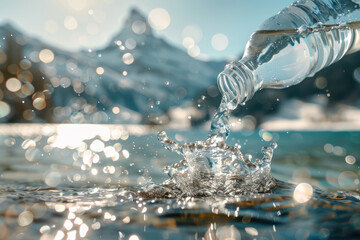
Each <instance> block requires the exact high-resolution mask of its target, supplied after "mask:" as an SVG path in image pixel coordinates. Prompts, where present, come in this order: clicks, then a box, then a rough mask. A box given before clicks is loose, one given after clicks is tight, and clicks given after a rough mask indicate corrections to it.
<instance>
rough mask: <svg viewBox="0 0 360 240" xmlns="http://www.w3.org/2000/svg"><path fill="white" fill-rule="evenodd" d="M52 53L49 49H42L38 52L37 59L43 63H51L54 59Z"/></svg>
mask: <svg viewBox="0 0 360 240" xmlns="http://www.w3.org/2000/svg"><path fill="white" fill-rule="evenodd" d="M54 57H55V56H54V53H53V52H52V51H51V50H50V49H43V50H41V51H40V52H39V59H40V61H42V62H44V63H51V62H52V61H54Z"/></svg>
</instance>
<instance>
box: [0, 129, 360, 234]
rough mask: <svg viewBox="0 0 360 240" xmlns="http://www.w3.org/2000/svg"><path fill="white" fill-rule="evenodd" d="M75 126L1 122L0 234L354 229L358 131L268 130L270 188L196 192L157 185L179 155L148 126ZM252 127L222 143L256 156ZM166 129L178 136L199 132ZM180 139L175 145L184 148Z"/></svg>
mask: <svg viewBox="0 0 360 240" xmlns="http://www.w3.org/2000/svg"><path fill="white" fill-rule="evenodd" d="M82 127H84V126H80V125H51V124H50V125H40V124H39V125H36V124H35V125H26V124H23V125H3V126H0V133H1V134H0V154H1V158H0V181H1V185H0V239H42V240H43V239H83V238H87V239H126V240H128V239H201V238H205V239H224V238H230V239H232V238H231V237H233V239H239V238H241V239H248V238H251V239H252V238H264V237H267V238H269V237H271V238H275V239H295V238H296V239H304V238H312V239H328V238H347V239H351V238H354V239H356V236H357V235H358V233H359V231H360V229H359V226H360V224H359V219H360V210H359V209H360V204H359V177H358V174H359V172H358V171H359V156H360V152H359V148H358V146H359V144H360V142H359V141H360V137H359V133H358V132H314V133H313V132H289V133H286V132H272V133H271V134H272V136H273V138H274V140H276V141H277V142H278V143H279V146H281V147H279V148H278V149H277V151H276V158H274V159H273V161H272V162H273V163H272V170H271V171H272V175H273V176H274V178H276V179H280V180H275V186H274V187H273V188H271V189H270V191H269V192H267V193H253V194H252V195H248V194H246V195H241V194H235V196H231V195H228V194H223V195H221V194H220V195H217V194H215V195H211V196H209V195H206V194H204V195H205V196H207V197H204V196H203V195H202V194H198V195H197V194H194V195H196V196H192V195H187V194H183V193H184V191H183V190H181V189H180V188H179V187H178V186H176V185H174V184H171V183H169V182H168V183H169V184H168V185H166V184H165V183H164V181H165V182H166V179H167V176H166V174H164V173H163V172H162V170H161V169H162V167H163V166H165V165H169V166H171V164H178V163H177V162H179V160H178V159H179V158H177V155H176V154H175V153H174V154H173V153H171V152H168V151H166V150H165V149H163V148H162V147H161V145H160V144H159V143H158V142H157V141H156V135H155V134H154V131H156V130H151V129H147V128H143V127H137V126H119V125H88V128H87V130H88V131H85V128H82ZM257 131H258V130H256V131H254V133H253V134H252V135H249V133H246V134H245V133H244V134H243V133H242V132H232V134H231V135H230V136H229V138H228V139H227V144H228V145H227V146H228V147H229V148H235V147H231V145H233V146H235V145H236V144H239V145H241V146H242V148H241V149H242V151H243V152H252V153H253V155H254V156H257V155H259V156H261V155H262V154H261V152H260V149H261V146H262V145H268V144H269V143H265V142H264V141H261V139H259V135H258V134H255V133H257ZM167 132H168V134H169V136H170V137H173V136H174V135H175V133H176V134H177V135H181V136H182V138H183V139H184V141H185V142H191V140H193V139H197V138H200V137H202V136H203V137H204V138H205V137H206V132H205V131H203V130H199V129H192V131H179V130H176V131H175V130H167ZM260 132H261V131H259V134H260ZM71 133H76V134H78V136H77V137H76V138H74V137H73V136H72V134H71ZM80 135H81V136H82V137H81V136H80ZM66 136H68V137H67V138H68V141H67V140H66ZM71 138H72V140H71ZM244 138H246V140H245V139H244ZM177 139H179V137H177ZM289 139H290V140H291V141H289ZM75 140H76V141H75ZM94 142H95V145H96V146H95V145H93V146H92V144H93V143H94ZM99 142H102V144H99ZM204 142H205V141H204ZM65 143H68V144H65ZM97 144H99V145H97ZM119 144H120V145H121V148H120V145H119ZM193 144H195V143H193ZM100 145H102V146H100ZM188 145H189V147H188V149H187V148H186V144H179V145H178V146H179V147H180V146H182V147H184V149H185V151H190V152H189V154H190V155H191V154H193V152H191V146H192V144H188ZM299 146H301V147H299ZM109 147H113V148H114V149H113V150H112V151H109V150H108V149H110V148H109ZM223 147H224V146H219V151H222V150H221V149H223ZM124 150H126V151H127V152H128V153H127V154H122V151H124ZM257 150H258V151H259V152H258V151H257ZM232 151H235V152H237V150H236V149H233V150H232ZM232 151H230V152H231V154H233V152H232ZM114 152H117V153H119V158H118V159H116V158H113V157H112V156H111V155H113V154H114ZM204 152H206V150H205V149H203V152H202V153H204ZM90 153H91V154H90ZM110 153H111V154H110ZM107 154H108V155H107ZM172 154H173V155H172ZM231 154H230V155H231ZM89 156H92V157H91V158H88V157H89ZM243 157H244V156H243ZM239 159H241V158H239ZM346 159H351V161H346ZM84 160H85V161H84ZM348 162H350V163H348ZM89 165H91V167H90V166H89ZM245 165H246V164H245ZM94 169H96V170H97V174H95V175H94V172H95V171H93V170H94ZM170 179H171V178H170ZM168 181H169V180H168ZM286 182H289V183H286ZM201 184H205V183H201ZM316 186H318V187H316ZM220 187H221V186H220ZM195 189H196V188H195ZM199 196H201V197H199Z"/></svg>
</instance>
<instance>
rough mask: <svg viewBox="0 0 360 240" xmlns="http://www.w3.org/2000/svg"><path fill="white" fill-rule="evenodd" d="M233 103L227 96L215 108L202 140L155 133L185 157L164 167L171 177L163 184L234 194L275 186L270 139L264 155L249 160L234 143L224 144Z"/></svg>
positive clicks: (188, 192) (196, 192) (195, 192)
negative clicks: (182, 139)
mask: <svg viewBox="0 0 360 240" xmlns="http://www.w3.org/2000/svg"><path fill="white" fill-rule="evenodd" d="M233 109H234V107H233V106H232V105H229V101H227V98H226V96H225V97H223V99H222V101H221V104H220V106H219V108H218V111H217V112H216V114H215V116H214V118H213V120H212V124H211V130H210V133H209V135H208V137H207V139H206V140H205V141H197V142H194V143H186V144H180V143H177V142H175V141H173V140H171V139H170V138H168V136H167V135H166V133H165V131H161V132H159V133H158V139H159V141H160V143H161V144H162V145H163V146H164V147H165V148H166V149H168V150H170V151H172V152H175V153H177V154H179V155H182V156H183V157H184V160H182V161H180V162H179V163H176V164H174V165H171V166H167V167H165V168H164V172H166V173H167V174H168V175H169V176H170V179H168V180H167V181H166V182H165V184H168V185H172V187H174V186H175V187H176V188H178V189H179V190H180V191H181V193H182V195H183V196H184V195H185V196H215V195H216V196H221V195H227V196H233V195H240V194H252V193H258V192H268V191H270V190H271V188H273V187H274V186H275V180H274V179H273V177H272V176H271V174H270V168H271V166H270V165H271V159H272V156H273V151H274V149H275V148H276V147H277V144H276V143H272V144H271V145H270V146H269V147H263V149H262V153H263V157H262V158H261V159H255V160H254V161H251V158H249V157H247V156H245V155H244V154H243V153H242V152H241V151H240V150H239V148H237V147H234V146H230V145H227V144H226V139H227V137H228V135H229V133H230V126H229V116H230V113H231V110H233Z"/></svg>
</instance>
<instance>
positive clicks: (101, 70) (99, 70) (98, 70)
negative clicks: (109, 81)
mask: <svg viewBox="0 0 360 240" xmlns="http://www.w3.org/2000/svg"><path fill="white" fill-rule="evenodd" d="M104 72H105V70H104V68H103V67H97V68H96V73H97V74H99V75H102V74H104Z"/></svg>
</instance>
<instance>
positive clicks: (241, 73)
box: [217, 60, 258, 110]
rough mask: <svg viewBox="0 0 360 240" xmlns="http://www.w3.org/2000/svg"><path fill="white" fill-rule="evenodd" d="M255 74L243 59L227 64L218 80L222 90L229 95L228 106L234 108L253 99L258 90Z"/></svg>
mask: <svg viewBox="0 0 360 240" xmlns="http://www.w3.org/2000/svg"><path fill="white" fill-rule="evenodd" d="M255 80H256V78H255V75H254V74H253V72H252V71H251V70H250V69H249V67H247V66H246V65H245V64H244V63H243V61H242V60H240V61H234V62H231V63H229V64H227V65H226V66H225V68H224V70H223V71H222V72H221V73H220V74H219V76H218V79H217V82H218V87H219V89H220V92H221V94H222V95H223V96H226V97H227V102H228V107H229V108H230V109H231V110H233V109H235V108H236V107H237V105H239V104H244V103H245V102H246V101H247V100H249V99H251V98H252V96H253V95H254V93H255V92H256V91H257V90H258V88H257V84H255Z"/></svg>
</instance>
